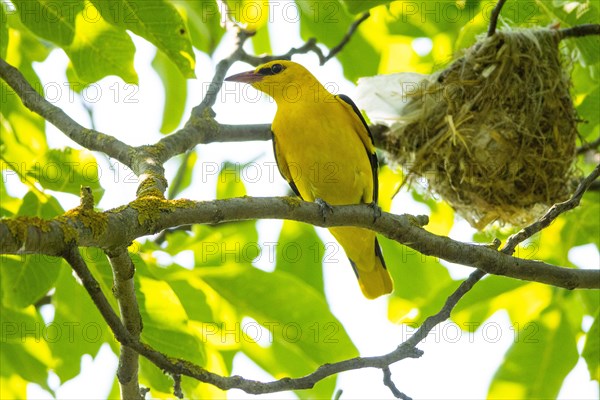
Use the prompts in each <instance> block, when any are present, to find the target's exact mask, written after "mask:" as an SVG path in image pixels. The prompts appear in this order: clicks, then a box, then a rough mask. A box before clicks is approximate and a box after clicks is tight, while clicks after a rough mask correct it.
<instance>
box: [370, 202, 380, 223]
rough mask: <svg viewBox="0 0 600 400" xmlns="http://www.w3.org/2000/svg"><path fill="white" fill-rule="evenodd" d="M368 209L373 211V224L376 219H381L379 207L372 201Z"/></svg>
mask: <svg viewBox="0 0 600 400" xmlns="http://www.w3.org/2000/svg"><path fill="white" fill-rule="evenodd" d="M369 207H371V209H373V222H375V221H377V218H379V217H381V207H379V206H378V205H377V203H376V202H374V201H372V202H370V203H369Z"/></svg>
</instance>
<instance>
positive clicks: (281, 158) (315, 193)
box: [225, 60, 393, 299]
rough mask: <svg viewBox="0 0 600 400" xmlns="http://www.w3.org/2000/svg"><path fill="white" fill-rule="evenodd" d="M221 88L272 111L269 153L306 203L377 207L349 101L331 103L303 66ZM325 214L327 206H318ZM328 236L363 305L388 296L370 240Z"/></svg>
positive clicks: (360, 123) (367, 147)
mask: <svg viewBox="0 0 600 400" xmlns="http://www.w3.org/2000/svg"><path fill="white" fill-rule="evenodd" d="M225 80H226V81H234V82H245V83H249V84H250V85H252V86H253V87H254V88H256V89H258V90H260V91H262V92H264V93H266V94H268V95H269V96H271V97H272V98H273V99H274V100H275V102H276V103H277V113H276V115H275V119H274V120H273V124H272V127H271V129H272V131H273V149H274V151H275V159H276V161H277V165H278V167H279V171H280V172H281V175H283V177H284V178H285V180H286V181H287V182H288V183H289V184H290V186H291V188H292V190H293V191H294V192H295V193H296V194H297V195H298V196H300V197H301V198H302V199H303V200H305V201H311V202H312V201H317V202H321V201H323V202H325V203H326V204H327V203H328V204H331V205H343V204H358V203H366V204H373V205H374V206H376V203H377V194H378V175H377V155H376V153H375V146H374V145H373V137H372V135H371V132H370V131H369V127H368V125H367V124H366V122H365V120H364V118H363V117H362V115H361V114H360V111H359V110H358V108H357V107H356V105H355V104H354V103H353V102H352V100H350V98H349V97H347V96H344V95H333V94H331V93H330V92H329V91H327V89H325V87H323V85H321V83H320V82H319V81H318V80H317V79H316V78H315V77H314V76H313V75H312V74H311V73H310V72H309V71H308V70H307V69H306V68H304V67H303V66H302V65H300V64H297V63H294V62H292V61H286V60H277V61H271V62H268V63H266V64H263V65H261V66H259V67H257V68H256V69H255V70H253V71H248V72H243V73H240V74H237V75H233V76H230V77H228V78H226V79H225ZM323 206H324V205H323ZM329 231H330V232H331V233H332V234H333V236H334V237H335V238H336V240H337V241H338V242H339V243H340V245H341V246H342V247H343V248H344V250H345V252H346V255H347V256H348V258H349V259H350V263H351V264H352V267H353V268H354V272H355V273H356V276H357V278H358V282H359V285H360V288H361V289H362V292H363V294H364V295H365V297H367V298H369V299H373V298H376V297H378V296H381V295H383V294H386V293H390V292H391V291H392V287H393V285H392V279H391V278H390V275H389V273H388V271H387V270H386V266H385V262H384V260H383V255H382V253H381V248H380V246H379V243H378V242H377V237H376V236H375V233H374V232H372V231H370V230H368V229H363V228H356V227H335V228H330V229H329Z"/></svg>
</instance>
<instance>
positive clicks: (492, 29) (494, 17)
mask: <svg viewBox="0 0 600 400" xmlns="http://www.w3.org/2000/svg"><path fill="white" fill-rule="evenodd" d="M504 3H506V0H498V3H497V4H496V7H494V9H493V10H492V14H491V15H490V25H489V28H488V32H487V35H488V37H490V36H493V35H494V33H496V26H497V25H498V18H499V17H500V11H502V7H504Z"/></svg>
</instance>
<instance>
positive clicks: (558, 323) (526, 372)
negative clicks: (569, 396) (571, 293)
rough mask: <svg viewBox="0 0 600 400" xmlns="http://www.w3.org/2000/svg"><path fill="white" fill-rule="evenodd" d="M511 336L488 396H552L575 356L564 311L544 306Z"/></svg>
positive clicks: (571, 332) (575, 350)
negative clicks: (509, 346)
mask: <svg viewBox="0 0 600 400" xmlns="http://www.w3.org/2000/svg"><path fill="white" fill-rule="evenodd" d="M524 328H526V329H524V331H522V332H520V334H519V335H517V336H516V337H515V342H514V344H513V345H512V346H511V348H510V349H509V350H508V352H507V353H506V356H505V359H504V363H503V364H502V365H501V366H500V368H499V369H498V371H496V374H495V375H494V378H493V381H492V384H491V387H490V389H489V393H488V397H489V398H511V399H534V398H556V396H557V395H558V392H559V390H560V388H561V386H562V382H563V380H564V379H565V377H566V376H567V374H568V373H569V372H570V371H571V369H573V367H574V366H575V364H576V363H577V359H578V358H579V355H578V352H577V344H576V338H575V335H574V333H573V331H572V329H571V326H570V324H569V321H568V318H567V316H566V314H565V311H564V310H562V309H561V308H559V307H557V306H554V305H553V306H550V307H548V308H547V309H546V310H545V311H544V312H543V313H542V314H541V315H540V317H539V318H538V319H536V320H534V321H533V322H532V324H531V325H527V326H526V327H524Z"/></svg>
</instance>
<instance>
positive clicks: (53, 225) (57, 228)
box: [0, 197, 600, 289]
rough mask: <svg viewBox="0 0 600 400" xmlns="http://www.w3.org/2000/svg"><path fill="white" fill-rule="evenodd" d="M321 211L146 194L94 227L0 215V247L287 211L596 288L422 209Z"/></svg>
mask: <svg viewBox="0 0 600 400" xmlns="http://www.w3.org/2000/svg"><path fill="white" fill-rule="evenodd" d="M333 210H334V212H333V213H332V214H329V215H327V216H326V218H325V219H323V217H322V214H321V210H320V208H319V205H317V204H315V203H308V202H303V201H300V200H298V199H295V198H287V197H273V198H268V197H265V198H233V199H227V200H213V201H206V202H195V201H190V200H164V199H161V198H146V199H140V200H135V201H133V202H132V203H130V204H129V205H128V206H124V207H121V208H119V209H116V210H109V211H106V212H103V213H96V217H95V218H98V220H103V221H105V224H104V225H103V227H102V228H98V229H96V230H94V229H93V228H91V227H90V225H89V224H88V225H87V226H86V224H85V223H84V222H83V221H81V220H78V219H77V214H74V216H72V217H69V215H73V214H72V213H71V214H70V212H68V213H67V214H66V216H62V217H59V218H57V219H53V220H51V221H41V220H40V221H35V223H31V221H30V220H28V219H27V218H16V219H13V220H2V221H0V252H1V253H4V254H23V253H40V254H47V255H60V254H61V252H62V251H63V249H64V248H65V244H64V243H65V234H66V233H67V234H68V233H69V232H72V231H73V230H74V231H76V232H77V235H76V236H77V238H78V240H77V244H78V245H79V246H93V247H100V248H104V249H109V250H110V249H112V248H117V247H119V246H122V244H123V243H129V242H131V241H132V240H134V239H135V238H138V237H141V236H144V235H149V234H153V233H157V232H160V231H162V230H164V229H168V228H173V227H176V226H179V225H184V224H190V223H198V224H207V223H209V224H215V223H222V222H233V221H242V220H248V219H289V220H294V221H300V222H306V223H309V224H312V225H316V226H322V227H331V226H359V227H363V228H367V229H371V230H373V231H375V232H378V233H380V234H382V235H384V236H386V237H388V238H390V239H392V240H395V241H397V242H398V243H402V244H405V245H407V246H408V247H411V248H413V249H415V250H417V251H419V252H420V253H422V254H425V255H430V256H435V257H439V258H442V259H444V260H447V261H450V262H454V263H458V264H462V265H465V266H470V267H474V268H479V269H482V270H483V271H485V272H487V273H490V274H495V275H503V276H508V277H512V278H517V279H523V280H527V281H535V282H540V283H545V284H549V285H554V286H558V287H563V288H567V289H575V288H580V289H582V288H600V270H588V269H581V270H580V269H573V268H564V267H559V266H555V265H551V264H547V263H544V262H541V261H534V260H526V259H521V258H516V257H512V256H510V255H507V254H503V253H501V252H498V251H496V250H494V249H490V248H488V247H486V246H483V245H476V244H468V243H462V242H458V241H455V240H452V239H450V238H448V237H444V236H438V235H435V234H432V233H430V232H427V231H426V230H425V229H423V228H422V225H425V224H426V219H427V218H426V217H413V216H411V215H394V214H389V213H382V215H381V217H378V218H376V220H375V221H373V210H372V208H371V207H369V206H368V205H348V206H335V207H333Z"/></svg>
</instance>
